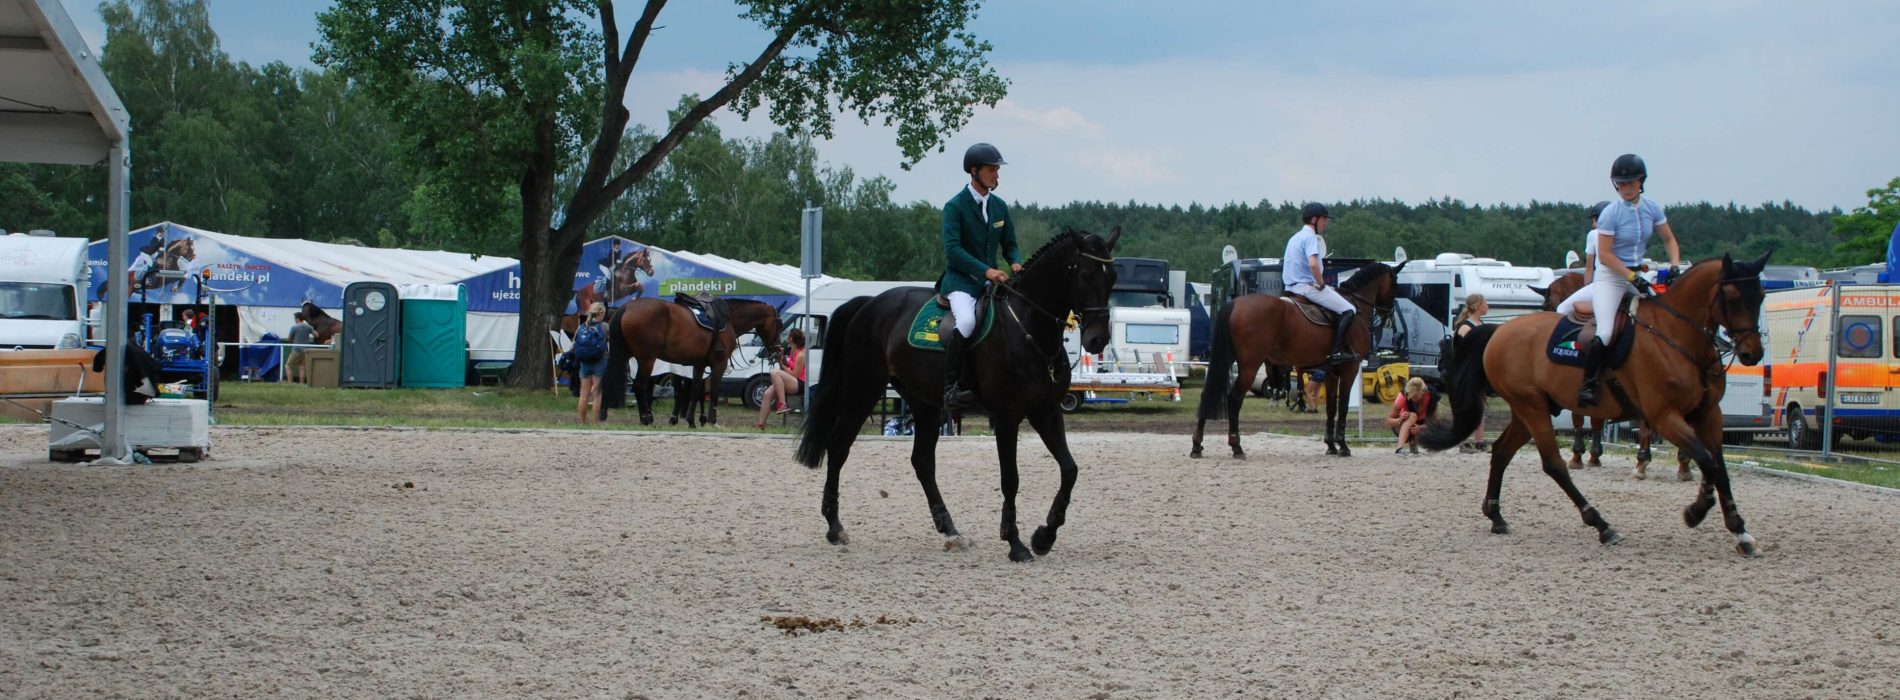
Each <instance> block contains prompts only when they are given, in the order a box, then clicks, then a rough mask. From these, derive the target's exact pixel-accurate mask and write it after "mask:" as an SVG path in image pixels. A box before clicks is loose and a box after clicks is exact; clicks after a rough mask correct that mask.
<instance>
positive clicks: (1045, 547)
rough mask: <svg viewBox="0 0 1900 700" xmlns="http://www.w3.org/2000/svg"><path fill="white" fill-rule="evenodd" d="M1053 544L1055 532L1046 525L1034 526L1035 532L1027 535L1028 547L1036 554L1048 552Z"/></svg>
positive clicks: (1054, 543) (1040, 554)
mask: <svg viewBox="0 0 1900 700" xmlns="http://www.w3.org/2000/svg"><path fill="white" fill-rule="evenodd" d="M1055 546H1056V533H1055V531H1054V530H1050V529H1049V526H1048V525H1043V526H1041V527H1038V528H1036V534H1034V535H1030V536H1029V548H1030V549H1031V550H1034V551H1035V552H1036V556H1042V555H1044V554H1048V553H1049V550H1050V548H1052V547H1055Z"/></svg>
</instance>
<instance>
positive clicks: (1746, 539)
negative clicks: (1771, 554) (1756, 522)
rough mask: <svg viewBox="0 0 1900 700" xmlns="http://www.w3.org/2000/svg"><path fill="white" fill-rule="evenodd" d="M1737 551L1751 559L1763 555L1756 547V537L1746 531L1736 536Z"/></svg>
mask: <svg viewBox="0 0 1900 700" xmlns="http://www.w3.org/2000/svg"><path fill="white" fill-rule="evenodd" d="M1735 553H1736V554H1740V555H1742V556H1743V557H1747V558H1749V559H1757V558H1760V557H1761V550H1760V549H1757V548H1756V547H1755V538H1754V537H1752V536H1750V535H1749V534H1748V533H1746V532H1744V533H1742V534H1739V535H1736V536H1735Z"/></svg>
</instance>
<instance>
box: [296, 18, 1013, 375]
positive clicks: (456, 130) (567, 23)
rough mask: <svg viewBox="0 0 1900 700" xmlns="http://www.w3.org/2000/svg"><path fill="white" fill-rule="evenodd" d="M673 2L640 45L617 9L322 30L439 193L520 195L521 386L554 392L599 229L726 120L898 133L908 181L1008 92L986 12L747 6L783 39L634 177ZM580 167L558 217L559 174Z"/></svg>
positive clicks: (647, 150)
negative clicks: (977, 26) (972, 28)
mask: <svg viewBox="0 0 1900 700" xmlns="http://www.w3.org/2000/svg"><path fill="white" fill-rule="evenodd" d="M665 4H666V3H665V2H664V0H648V2H647V3H646V5H645V6H644V7H643V8H642V10H641V12H640V15H639V18H638V19H637V20H636V21H635V23H634V25H633V29H632V31H631V32H630V33H628V34H627V36H626V39H625V42H624V43H623V42H622V40H621V34H620V27H619V25H618V23H617V18H616V16H615V12H614V10H615V7H614V3H613V2H611V0H599V1H598V2H585V1H583V0H514V1H511V2H492V1H490V0H429V1H426V2H416V1H414V0H339V2H338V3H337V5H336V6H335V7H334V8H332V9H330V10H329V11H327V12H324V13H322V14H321V15H319V16H318V26H319V35H320V36H319V39H318V42H317V46H316V56H315V58H316V61H317V63H319V64H321V65H324V66H328V67H331V68H333V69H336V70H338V71H340V72H342V73H343V74H344V75H346V76H347V77H349V78H351V79H353V80H357V81H360V82H361V83H362V84H363V85H365V86H366V87H367V89H369V90H370V91H371V92H372V93H373V94H375V95H377V96H378V97H379V99H381V100H382V101H383V102H384V104H386V105H388V106H389V107H390V108H391V109H392V110H393V112H394V113H395V115H396V116H397V117H398V120H397V121H398V122H399V123H400V124H402V125H403V128H404V129H406V130H408V132H409V135H410V137H411V141H412V143H413V144H414V146H415V148H414V149H412V151H411V152H412V154H414V155H415V156H417V158H418V160H419V164H420V165H422V166H423V167H425V168H427V169H429V171H430V179H431V181H432V182H433V183H435V184H437V185H441V186H442V189H439V190H437V193H438V194H442V195H446V196H449V197H452V198H456V199H457V200H465V201H466V203H467V204H468V206H466V207H464V209H465V210H469V211H492V208H491V206H492V203H493V201H494V197H495V195H496V194H497V193H498V192H501V191H503V190H504V188H505V187H506V186H507V185H511V184H512V185H513V186H514V194H515V196H516V197H517V199H518V201H519V207H520V211H519V216H520V219H519V221H520V246H519V252H518V255H519V257H520V258H521V263H522V298H521V320H520V325H519V332H518V335H517V338H516V343H515V359H516V362H515V367H514V369H513V371H512V372H511V373H510V375H509V384H510V385H513V386H522V387H536V386H546V383H547V381H548V376H547V373H546V372H543V371H540V370H539V369H538V368H540V367H544V366H546V363H547V361H548V358H549V350H548V344H547V343H546V342H543V341H542V340H541V338H544V337H546V335H547V334H546V331H547V330H548V329H550V328H552V327H553V324H554V322H555V320H556V319H557V317H558V315H559V313H560V312H561V311H562V309H563V307H564V306H565V305H566V303H567V297H568V295H569V293H570V291H571V285H572V284H573V281H572V279H571V277H570V274H571V271H572V270H573V269H574V267H575V265H577V264H578V263H579V260H580V249H581V244H582V243H583V242H585V240H586V237H587V232H588V230H589V228H590V227H591V226H592V225H593V224H594V223H595V222H596V221H597V220H598V219H599V218H600V217H601V216H602V215H603V214H605V213H606V212H607V211H608V208H609V206H610V205H611V204H612V203H613V201H614V200H615V199H617V198H618V197H620V196H621V195H623V194H625V193H626V192H627V191H629V190H630V189H632V188H633V187H634V186H635V185H637V184H639V183H640V182H641V181H643V180H645V179H646V178H647V177H648V176H650V175H651V174H652V173H653V172H654V171H655V170H656V169H657V168H659V166H660V165H661V163H662V162H663V161H665V159H666V158H667V156H668V155H669V154H671V153H672V152H673V151H674V149H676V148H677V147H679V146H680V144H681V142H682V141H683V140H684V139H686V137H687V136H688V135H689V134H690V133H692V132H693V130H694V129H695V128H696V127H698V126H699V125H700V124H701V123H702V122H704V121H705V120H706V118H707V117H709V116H711V115H712V114H713V113H714V112H716V111H718V110H720V109H723V108H725V107H727V106H735V105H736V106H737V108H738V109H739V110H740V112H741V113H742V114H745V113H750V112H751V111H752V110H754V109H760V108H763V109H765V110H766V113H767V114H768V115H769V116H770V118H771V119H772V121H773V122H775V123H777V124H779V125H782V126H784V127H786V128H788V129H790V130H791V131H793V132H794V133H795V134H806V133H809V134H812V135H816V136H820V137H828V136H830V135H831V133H832V126H833V120H834V118H835V112H837V111H840V110H843V111H849V112H851V113H853V114H855V115H856V116H857V117H858V118H859V119H862V120H865V121H867V122H868V121H869V120H870V119H872V118H874V117H882V118H883V119H884V121H885V122H886V123H891V124H895V126H896V127H897V141H898V145H899V147H900V148H901V149H902V151H903V153H904V158H905V160H904V165H905V166H906V167H908V166H909V165H910V164H912V163H915V162H916V161H917V160H919V159H921V158H922V157H923V155H924V154H925V153H927V152H928V151H929V150H931V149H933V148H940V146H939V144H940V142H941V139H942V137H943V136H944V135H945V134H948V133H951V132H954V131H956V130H957V129H958V128H960V127H962V126H963V124H964V123H965V122H966V121H967V120H968V119H969V116H970V114H971V112H972V108H973V107H974V105H977V104H986V105H994V104H995V103H996V102H997V100H1000V99H1001V98H1002V96H1003V93H1004V90H1005V88H1006V84H1005V82H1004V81H1003V80H1002V79H1001V78H999V77H997V76H996V75H995V73H994V72H993V71H992V70H990V68H989V67H988V66H987V65H986V63H985V62H984V57H985V55H986V54H987V53H988V51H989V48H990V46H989V44H987V43H985V42H981V41H978V40H977V39H976V38H975V37H974V36H973V35H971V34H970V33H969V32H968V31H967V30H966V29H965V26H966V25H967V24H968V22H969V20H970V18H971V17H972V15H973V14H974V12H975V9H976V6H977V0H743V1H742V2H740V6H741V8H743V11H742V13H741V16H742V17H744V18H745V19H748V20H750V21H753V22H756V23H758V24H760V25H761V26H763V27H765V28H766V29H767V30H769V31H770V32H771V34H772V38H771V39H770V40H769V41H768V42H767V43H766V45H765V46H764V47H762V48H761V49H760V51H759V52H758V54H757V55H756V56H752V57H749V58H746V59H745V62H743V63H734V64H732V65H731V66H730V67H729V68H728V70H727V73H726V82H725V84H724V85H723V86H722V87H720V88H719V89H718V90H717V91H715V92H714V93H713V94H711V95H709V96H706V97H704V98H700V99H698V100H697V102H695V103H694V104H693V105H692V106H691V107H690V108H688V109H686V110H685V111H684V112H683V113H680V114H679V115H678V116H677V117H675V118H674V119H673V123H672V124H670V125H668V126H667V127H666V128H665V130H664V131H663V132H660V133H659V134H658V136H657V137H656V138H654V139H653V140H652V141H651V142H650V143H639V144H637V145H638V146H640V147H643V148H644V151H643V152H642V153H641V154H640V155H639V156H638V157H636V158H634V159H633V160H632V162H631V163H630V164H625V161H624V160H622V157H621V149H622V147H623V145H624V144H625V135H626V133H627V126H628V121H629V119H630V115H629V113H628V110H627V108H626V105H625V103H626V100H627V84H628V81H629V80H630V79H631V77H632V75H633V71H634V67H635V66H636V64H637V63H638V62H639V59H640V57H641V53H642V51H643V49H644V48H645V46H646V40H647V38H648V37H649V36H650V35H651V34H652V32H653V29H654V27H655V22H656V21H657V20H658V19H659V16H660V12H661V10H662V9H663V8H664V7H665ZM588 17H592V18H593V21H595V22H597V23H598V26H599V30H598V32H595V31H593V30H592V29H590V28H589V27H587V26H586V25H584V23H583V22H582V20H583V19H586V18H588ZM576 165H578V167H579V172H580V176H579V178H578V179H577V180H576V181H575V182H574V185H573V188H572V190H571V191H570V192H568V193H567V194H566V195H565V196H564V199H565V202H564V203H563V204H561V205H560V206H559V207H558V216H557V203H556V201H555V198H556V194H557V193H558V192H559V191H560V189H561V188H559V187H557V179H558V175H559V174H560V173H562V172H563V171H564V170H567V169H568V168H569V167H574V166H576Z"/></svg>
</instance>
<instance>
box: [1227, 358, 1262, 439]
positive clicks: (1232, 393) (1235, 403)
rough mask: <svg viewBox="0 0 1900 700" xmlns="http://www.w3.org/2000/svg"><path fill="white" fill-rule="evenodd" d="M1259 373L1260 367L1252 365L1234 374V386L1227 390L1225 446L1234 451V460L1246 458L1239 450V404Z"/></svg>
mask: <svg viewBox="0 0 1900 700" xmlns="http://www.w3.org/2000/svg"><path fill="white" fill-rule="evenodd" d="M1259 371H1260V366H1259V365H1254V366H1252V367H1250V368H1244V369H1242V370H1240V371H1238V372H1235V373H1234V375H1235V376H1234V385H1233V386H1231V387H1228V389H1227V446H1228V447H1230V448H1232V449H1233V450H1234V459H1246V458H1247V451H1246V450H1243V449H1240V402H1241V400H1242V399H1245V398H1246V397H1247V390H1248V389H1250V388H1252V387H1253V378H1254V374H1255V373H1257V372H1259Z"/></svg>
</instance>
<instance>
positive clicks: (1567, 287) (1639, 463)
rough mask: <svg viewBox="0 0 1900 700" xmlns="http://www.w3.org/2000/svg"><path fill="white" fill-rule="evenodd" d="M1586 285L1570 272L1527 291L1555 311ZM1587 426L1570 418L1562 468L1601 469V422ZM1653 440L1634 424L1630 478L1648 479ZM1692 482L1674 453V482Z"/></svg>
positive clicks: (1684, 458)
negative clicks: (1633, 460) (1567, 454)
mask: <svg viewBox="0 0 1900 700" xmlns="http://www.w3.org/2000/svg"><path fill="white" fill-rule="evenodd" d="M1587 284H1589V283H1588V282H1585V281H1584V279H1583V273H1581V272H1572V273H1569V274H1566V275H1564V276H1562V277H1559V278H1557V280H1556V281H1555V282H1551V283H1550V287H1549V288H1547V289H1538V288H1536V287H1531V291H1533V292H1537V293H1538V294H1541V295H1543V297H1544V310H1545V311H1556V310H1557V305H1558V304H1561V303H1563V300H1565V299H1568V298H1570V295H1571V294H1575V293H1576V292H1577V290H1580V289H1583V288H1584V286H1585V285H1587ZM1586 306H1587V302H1586ZM1592 311H1594V310H1592ZM1589 424H1590V429H1589V430H1587V431H1586V430H1584V428H1583V426H1584V418H1583V416H1581V415H1579V414H1576V413H1572V414H1570V434H1571V435H1573V436H1575V437H1574V438H1573V439H1572V440H1571V445H1570V462H1569V463H1568V464H1567V465H1566V466H1568V467H1570V468H1571V469H1582V468H1584V467H1586V466H1588V467H1601V466H1603V461H1602V457H1603V422H1602V421H1599V420H1596V419H1594V418H1592V419H1590V421H1589ZM1655 438H1656V431H1654V430H1650V429H1649V424H1648V423H1646V422H1643V421H1637V422H1636V468H1635V469H1634V470H1632V471H1631V472H1630V476H1631V477H1632V478H1636V479H1644V478H1647V477H1648V476H1649V460H1650V450H1649V447H1650V443H1651V442H1653V441H1654V440H1655ZM1586 439H1588V441H1589V443H1590V450H1589V452H1590V461H1589V462H1588V463H1586V462H1584V461H1583V454H1584V441H1585V440H1586ZM1694 479H1695V475H1694V474H1692V473H1691V472H1690V471H1689V455H1686V454H1683V453H1681V452H1677V453H1676V480H1677V481H1692V480H1694Z"/></svg>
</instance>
